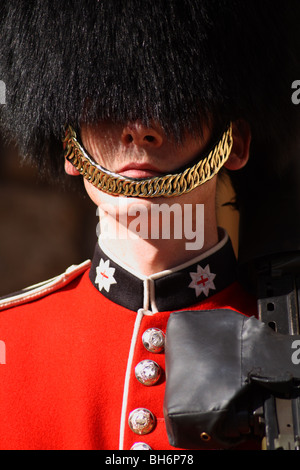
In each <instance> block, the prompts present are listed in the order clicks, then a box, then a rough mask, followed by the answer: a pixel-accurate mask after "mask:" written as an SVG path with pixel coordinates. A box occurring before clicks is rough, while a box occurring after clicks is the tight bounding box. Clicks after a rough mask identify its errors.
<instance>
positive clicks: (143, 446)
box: [130, 442, 152, 450]
mask: <svg viewBox="0 0 300 470" xmlns="http://www.w3.org/2000/svg"><path fill="white" fill-rule="evenodd" d="M130 450H152V449H151V447H150V446H148V444H146V443H145V442H135V443H134V444H133V446H132V447H131V449H130Z"/></svg>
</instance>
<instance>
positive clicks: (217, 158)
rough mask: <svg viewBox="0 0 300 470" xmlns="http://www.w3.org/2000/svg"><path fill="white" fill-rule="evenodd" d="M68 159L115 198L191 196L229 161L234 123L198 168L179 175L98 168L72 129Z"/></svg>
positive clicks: (69, 129) (67, 139)
mask: <svg viewBox="0 0 300 470" xmlns="http://www.w3.org/2000/svg"><path fill="white" fill-rule="evenodd" d="M63 142H64V146H65V157H66V159H67V160H68V161H69V162H71V163H72V165H74V167H75V168H76V169H77V170H78V171H79V173H80V174H81V175H82V176H83V177H84V178H86V179H87V180H88V181H89V182H90V183H91V184H92V185H93V186H95V187H96V188H97V189H100V190H101V191H104V192H105V193H108V194H112V195H115V196H131V197H143V198H149V197H172V196H181V195H182V194H185V193H188V192H190V191H192V190H193V189H195V188H197V187H198V186H200V185H202V184H203V183H205V182H206V181H208V180H210V179H211V178H213V177H214V176H215V175H216V174H217V173H218V172H219V170H220V169H221V167H222V166H223V165H224V163H225V162H226V161H227V160H228V158H229V155H230V152H231V148H232V143H233V139H232V123H230V125H229V126H228V128H227V129H226V131H225V132H224V133H223V135H222V137H221V139H220V140H219V142H218V143H217V144H216V145H215V146H214V147H213V148H212V150H211V151H210V152H209V153H208V154H207V155H206V156H205V157H203V158H201V159H200V161H198V162H197V163H196V164H195V165H193V166H191V167H190V168H186V169H184V170H182V171H180V170H179V171H180V172H178V173H172V174H166V175H163V176H157V177H152V178H143V179H138V178H128V177H124V176H122V175H119V174H117V173H113V172H111V171H109V170H106V169H105V168H103V167H101V166H100V165H98V164H97V163H96V162H94V161H93V159H92V158H91V157H90V156H89V155H88V154H87V152H86V151H85V150H84V148H83V147H82V146H81V145H80V143H79V142H78V140H77V136H76V132H75V131H74V129H73V128H72V127H71V126H68V127H67V129H66V134H65V138H64V139H63Z"/></svg>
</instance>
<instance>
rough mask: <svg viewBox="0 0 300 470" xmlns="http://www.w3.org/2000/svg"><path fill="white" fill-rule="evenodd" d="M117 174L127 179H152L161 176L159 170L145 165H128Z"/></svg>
mask: <svg viewBox="0 0 300 470" xmlns="http://www.w3.org/2000/svg"><path fill="white" fill-rule="evenodd" d="M117 173H119V175H122V176H127V177H129V178H153V177H155V176H161V175H162V172H161V171H160V170H159V169H157V168H155V167H153V166H152V165H149V164H146V163H145V164H141V163H137V164H136V163H130V164H128V165H126V166H124V167H122V168H121V169H120V170H119V171H118V172H117Z"/></svg>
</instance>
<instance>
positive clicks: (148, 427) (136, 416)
mask: <svg viewBox="0 0 300 470" xmlns="http://www.w3.org/2000/svg"><path fill="white" fill-rule="evenodd" d="M128 424H129V427H130V429H131V430H132V431H133V432H134V433H135V434H139V435H144V434H149V432H151V431H152V430H153V428H154V426H155V417H154V415H153V414H152V413H151V411H149V410H147V409H146V408H137V409H136V410H133V411H132V412H131V413H130V415H129V419H128Z"/></svg>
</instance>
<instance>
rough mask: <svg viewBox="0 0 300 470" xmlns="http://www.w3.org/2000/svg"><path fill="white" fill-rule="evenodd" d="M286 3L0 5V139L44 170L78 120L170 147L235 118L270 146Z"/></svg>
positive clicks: (72, 0)
mask: <svg viewBox="0 0 300 470" xmlns="http://www.w3.org/2000/svg"><path fill="white" fill-rule="evenodd" d="M294 3H295V4H296V3H297V2H295V1H294V0H287V1H285V2H276V1H275V2H274V0H272V1H271V0H263V1H261V0H155V1H153V0H84V1H79V0H64V1H58V0H43V1H42V0H32V1H30V2H28V1H25V0H10V1H9V2H8V1H6V0H1V2H0V6H1V10H0V18H1V19H0V21H1V30H0V32H1V48H0V79H1V80H2V81H4V82H5V84H6V106H2V107H1V108H2V109H1V111H2V115H1V120H2V127H3V131H4V132H5V134H6V135H7V136H9V137H11V138H12V139H15V140H16V141H17V143H18V144H19V146H20V151H21V153H22V154H23V155H24V156H25V157H27V156H29V157H32V158H33V159H35V160H36V161H38V162H39V163H40V164H41V165H42V166H44V167H47V166H49V162H50V164H52V166H54V167H55V168H58V167H61V166H62V163H61V157H62V145H61V141H60V139H61V137H62V134H63V129H64V126H65V125H66V124H72V125H73V126H74V127H75V128H77V129H78V128H79V127H80V122H82V121H85V122H87V121H93V120H97V119H111V120H113V121H119V122H120V121H124V122H125V121H128V120H129V121H130V120H136V119H139V120H140V121H142V122H143V123H147V122H149V121H150V120H151V119H154V120H156V121H158V122H159V123H160V124H161V125H162V126H163V128H164V129H165V131H166V132H167V133H168V134H170V135H172V136H175V137H176V138H178V139H180V138H181V136H182V133H183V132H184V130H186V129H193V130H194V131H195V132H201V126H202V124H203V122H205V121H208V119H209V118H210V117H211V116H213V118H214V120H213V122H214V125H215V126H216V127H222V126H225V124H226V123H228V121H230V120H234V119H237V118H245V119H247V120H248V121H249V122H250V124H251V126H252V131H253V134H254V135H255V136H256V135H257V138H260V137H261V136H268V139H270V136H277V135H278V126H280V132H282V131H283V127H282V122H281V113H282V110H283V109H284V107H287V106H289V105H290V81H289V80H290V76H289V74H288V73H287V68H288V66H289V64H290V63H291V61H292V58H291V57H290V56H289V51H292V49H291V48H290V44H291V42H292V40H291V38H290V37H289V34H290V22H291V19H292V18H293V6H294V5H293V4H294ZM291 13H292V14H291ZM287 95H288V100H287Z"/></svg>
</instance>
